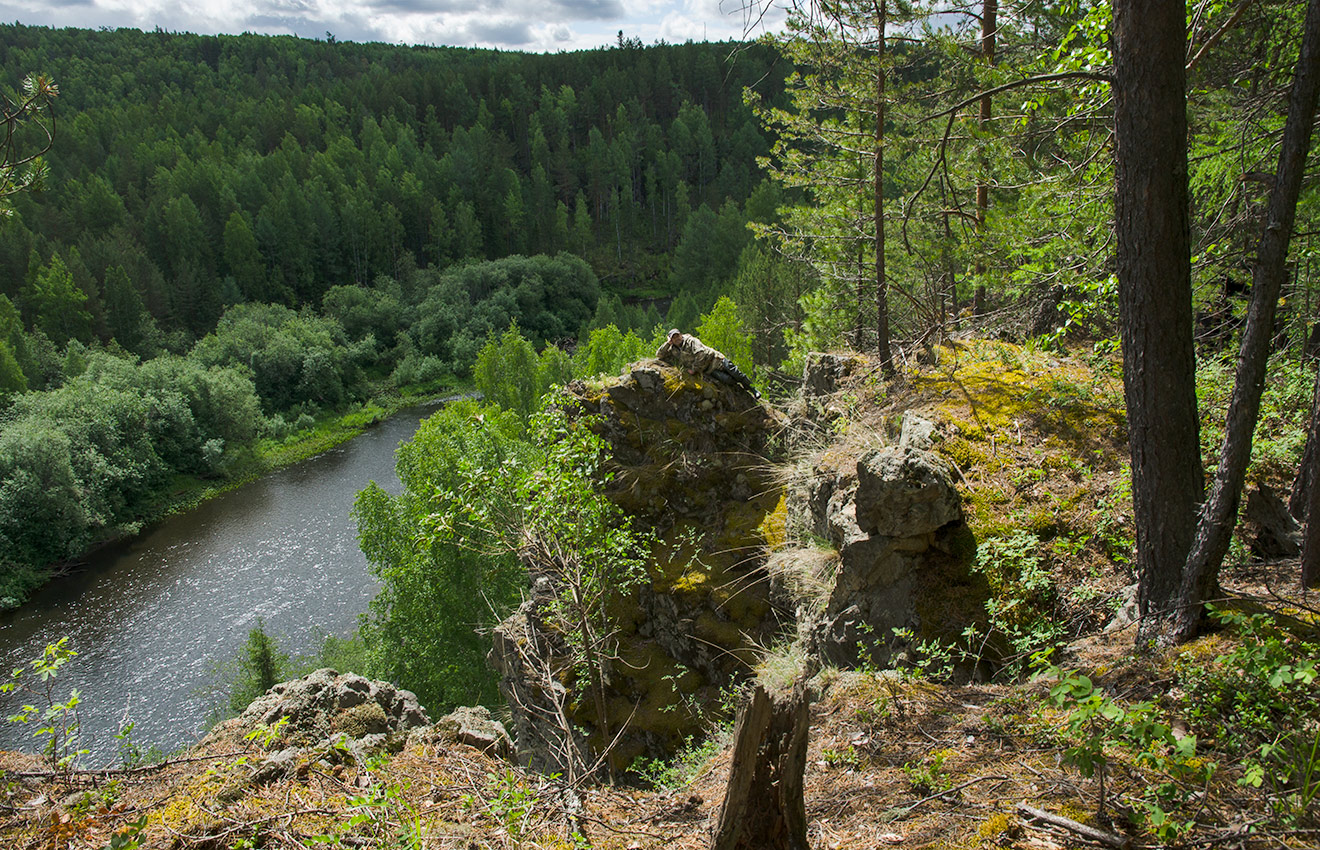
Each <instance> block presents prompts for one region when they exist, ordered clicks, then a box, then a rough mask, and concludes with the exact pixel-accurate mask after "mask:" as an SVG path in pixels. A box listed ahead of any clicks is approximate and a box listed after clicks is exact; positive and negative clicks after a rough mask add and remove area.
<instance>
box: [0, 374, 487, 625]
mask: <svg viewBox="0 0 1320 850" xmlns="http://www.w3.org/2000/svg"><path fill="white" fill-rule="evenodd" d="M473 392H475V390H474V389H473V388H472V386H471V385H470V384H464V383H461V382H459V381H457V380H453V379H450V380H447V381H438V382H431V383H430V384H427V385H423V386H420V387H419V386H412V387H404V388H402V389H396V388H394V387H387V388H383V389H382V391H381V392H380V393H379V394H377V395H373V396H371V397H370V398H368V399H367V400H366V401H363V402H358V403H354V404H351V405H349V406H347V407H346V408H344V409H343V410H340V411H335V412H328V413H326V414H324V415H322V416H320V417H317V421H316V423H315V424H314V425H312V426H310V427H308V428H304V429H302V430H299V431H295V432H293V433H291V434H288V435H286V436H284V437H269V436H266V437H258V438H257V439H256V440H254V441H253V442H252V443H251V444H249V445H247V446H245V447H243V449H241V450H240V451H239V452H237V453H236V456H235V457H234V458H233V459H232V461H231V462H230V463H229V464H228V467H227V468H226V470H225V472H224V473H222V477H220V478H216V477H203V476H201V475H197V474H184V473H181V474H179V475H176V476H175V477H174V479H173V480H172V481H171V483H170V485H169V487H167V488H165V489H164V490H163V491H162V492H161V493H159V494H158V496H157V498H156V499H154V500H153V501H152V502H151V503H150V504H149V505H148V507H147V510H146V511H144V512H143V514H142V516H141V517H140V518H138V519H137V520H135V521H134V522H132V523H126V524H122V525H120V526H118V527H117V528H116V529H115V530H114V533H112V534H109V535H107V536H106V537H105V538H104V539H102V540H98V541H96V542H95V543H94V544H92V545H91V546H90V547H88V548H87V549H86V550H84V551H83V552H82V553H80V554H79V555H78V556H76V557H74V558H70V559H67V560H63V561H56V562H53V563H50V564H47V565H46V566H45V567H44V568H42V569H41V570H40V572H39V574H38V576H37V578H38V581H37V583H36V584H33V585H32V586H30V587H28V588H27V591H26V593H25V594H24V596H23V598H22V599H20V600H18V601H17V604H12V605H3V607H0V613H3V612H5V611H17V610H19V609H21V608H22V607H23V606H24V605H26V604H27V602H28V601H29V600H30V599H31V598H32V595H33V594H34V593H36V592H37V591H38V590H40V589H41V588H43V587H45V586H46V585H48V584H50V583H51V582H52V581H58V580H59V579H60V578H63V577H64V576H67V575H70V574H71V573H75V572H78V571H79V570H81V569H83V568H85V566H86V564H87V561H88V560H89V559H90V558H91V557H92V556H93V555H95V554H96V553H97V552H100V551H102V550H104V549H106V548H107V547H110V546H116V545H119V544H123V543H126V542H128V541H131V540H132V539H134V538H136V537H138V536H139V535H141V534H142V533H144V532H145V531H146V530H148V529H149V528H151V527H152V526H154V525H156V524H158V523H160V522H163V521H165V520H167V519H169V518H170V517H172V516H175V515H177V514H181V513H187V512H188V511H191V510H195V509H196V508H198V507H200V506H201V505H202V504H203V503H205V502H207V501H209V500H211V499H214V498H216V497H217V496H221V495H223V494H225V493H228V492H230V491H232V490H237V489H238V488H240V487H243V486H245V485H247V484H250V483H252V482H253V481H257V480H259V479H261V478H263V477H265V476H267V475H270V474H272V473H275V472H278V471H280V470H281V469H284V468H286V467H289V466H293V465H294V464H297V463H301V462H302V461H305V460H309V459H311V458H313V457H315V456H317V455H319V454H321V453H322V452H325V451H329V450H330V449H333V448H335V447H336V446H340V445H343V444H344V443H347V442H348V441H349V440H352V439H354V438H355V437H359V436H361V435H362V434H363V433H365V432H366V431H367V429H369V428H372V427H374V426H376V425H378V424H379V423H381V422H384V421H385V420H386V419H389V418H390V417H392V416H394V415H396V414H398V413H400V412H401V411H404V410H407V409H408V408H410V407H420V406H424V405H427V404H434V405H436V406H437V408H438V407H439V406H441V405H443V404H444V403H446V402H449V401H453V400H455V399H459V398H465V397H467V396H468V395H470V394H471V393H473ZM11 598H12V597H11Z"/></svg>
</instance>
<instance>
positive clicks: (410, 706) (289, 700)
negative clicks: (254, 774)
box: [237, 668, 430, 741]
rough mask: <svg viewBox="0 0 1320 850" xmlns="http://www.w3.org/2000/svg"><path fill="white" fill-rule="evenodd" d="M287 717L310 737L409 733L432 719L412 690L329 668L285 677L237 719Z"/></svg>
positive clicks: (268, 722)
mask: <svg viewBox="0 0 1320 850" xmlns="http://www.w3.org/2000/svg"><path fill="white" fill-rule="evenodd" d="M282 719H283V720H287V727H286V728H287V729H288V734H289V736H290V737H292V738H294V739H300V740H309V741H310V740H319V739H323V738H328V737H329V736H330V735H332V734H335V733H343V734H345V735H347V736H348V737H349V738H351V739H357V738H363V737H365V736H367V735H377V734H399V733H406V732H407V731H408V730H410V729H414V728H416V727H419V726H425V725H427V724H429V723H430V720H429V719H428V718H427V716H426V712H425V711H424V710H423V709H422V707H421V706H420V705H419V704H418V702H417V697H416V695H414V694H413V693H412V691H405V690H402V689H400V688H396V687H394V686H393V685H391V684H390V683H389V682H380V681H375V680H371V679H367V678H365V677H362V676H359V675H357V674H356V673H339V672H337V671H335V670H331V669H329V668H323V669H321V670H316V671H313V672H311V673H308V674H307V675H306V676H303V677H302V678H301V679H294V680H292V681H289V682H281V683H280V684H278V685H276V686H275V687H273V688H271V689H270V690H269V691H267V692H266V693H265V694H263V695H262V696H259V697H257V698H256V699H255V700H253V701H252V704H251V705H249V706H248V707H247V709H246V710H244V711H243V713H242V714H240V715H239V716H238V719H237V723H238V724H240V725H241V726H243V727H244V728H255V727H256V726H257V725H258V724H263V725H265V726H267V727H269V728H273V727H274V726H275V724H276V723H279V722H280V720H282Z"/></svg>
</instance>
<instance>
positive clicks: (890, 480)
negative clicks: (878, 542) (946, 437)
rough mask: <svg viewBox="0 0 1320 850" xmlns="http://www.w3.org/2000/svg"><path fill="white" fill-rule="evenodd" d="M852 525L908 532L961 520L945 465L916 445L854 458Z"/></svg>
mask: <svg viewBox="0 0 1320 850" xmlns="http://www.w3.org/2000/svg"><path fill="white" fill-rule="evenodd" d="M856 499H857V508H856V515H857V524H858V526H860V527H861V529H862V531H864V532H866V533H868V534H883V535H885V536H888V537H914V536H917V535H921V534H930V533H931V532H933V531H935V530H936V529H938V528H940V527H941V526H944V525H947V524H949V523H951V522H955V521H957V520H960V519H962V500H961V499H960V497H959V496H958V490H957V489H956V488H955V487H954V486H953V477H952V475H951V474H950V472H949V468H948V466H947V465H945V463H944V461H943V460H941V459H940V458H939V457H938V456H937V455H934V454H932V453H931V452H928V451H924V450H922V449H913V448H907V449H904V448H885V449H879V450H876V451H872V452H869V453H867V454H866V456H864V457H863V458H862V459H861V460H859V461H858V462H857V496H856Z"/></svg>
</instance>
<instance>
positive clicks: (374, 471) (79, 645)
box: [0, 405, 436, 766]
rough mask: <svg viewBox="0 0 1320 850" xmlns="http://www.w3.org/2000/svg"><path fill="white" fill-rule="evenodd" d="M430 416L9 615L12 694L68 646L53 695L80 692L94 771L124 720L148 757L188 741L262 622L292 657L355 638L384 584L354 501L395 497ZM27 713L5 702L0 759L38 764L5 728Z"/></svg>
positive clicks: (353, 445) (394, 427) (18, 735)
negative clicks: (366, 553) (37, 664)
mask: <svg viewBox="0 0 1320 850" xmlns="http://www.w3.org/2000/svg"><path fill="white" fill-rule="evenodd" d="M435 408H436V405H429V406H424V407H418V408H412V409H409V410H405V411H402V412H400V413H398V414H396V415H395V416H393V417H391V418H390V419H388V420H386V421H384V422H381V423H379V424H378V425H376V426H375V427H373V428H371V429H370V430H368V431H367V432H365V433H364V434H362V435H361V436H359V437H357V438H355V439H353V440H350V441H349V442H347V443H344V444H343V445H341V446H339V447H337V448H334V449H331V450H330V451H327V452H324V453H323V454H320V455H317V456H316V457H313V458H311V459H309V460H306V461H303V462H301V463H298V464H295V465H294V466H290V467H287V468H285V469H282V470H280V471H278V472H275V473H273V474H271V475H269V476H267V477H265V478H262V479H260V480H258V481H254V482H252V483H250V484H247V485H245V486H243V487H241V488H239V489H237V490H233V491H231V492H229V493H225V494H224V495H222V496H219V497H217V498H215V499H212V500H210V501H208V502H205V503H204V504H202V505H201V506H200V507H198V508H197V509H196V510H193V511H190V512H188V513H186V514H181V515H178V516H174V517H171V518H169V519H167V520H165V521H164V522H162V523H160V524H158V525H156V526H154V527H152V528H150V529H149V530H147V531H146V532H145V533H143V534H142V535H140V536H139V537H137V538H136V539H134V540H132V541H131V542H127V543H124V544H120V545H118V546H115V547H111V548H109V549H106V550H104V551H102V552H99V553H97V554H96V555H95V556H93V557H92V559H91V562H90V566H89V567H88V568H87V569H85V570H82V571H80V572H78V573H76V574H74V575H72V576H70V577H68V578H65V579H61V580H59V581H57V582H55V583H54V584H53V585H52V586H48V587H46V588H44V589H43V590H42V591H40V592H39V593H38V594H37V595H36V596H35V597H34V598H33V599H32V601H31V602H29V603H28V604H27V605H25V606H24V607H22V608H21V609H19V610H18V611H14V612H10V613H7V614H4V615H0V671H3V672H4V673H6V675H5V677H4V678H5V680H8V676H7V672H8V671H9V670H12V669H13V668H14V667H17V666H22V665H24V664H26V662H27V661H29V660H30V659H32V658H33V657H35V656H37V655H39V654H40V653H41V651H42V649H43V648H44V647H45V646H46V645H47V644H48V643H52V642H54V641H56V640H59V638H61V637H64V636H68V638H69V645H71V646H72V647H73V648H74V649H75V650H76V651H77V653H78V656H77V657H76V658H74V659H73V660H72V661H70V662H69V663H68V664H67V665H66V666H65V667H64V668H63V669H62V670H61V671H60V673H59V675H58V677H57V678H56V679H55V696H56V698H57V699H60V700H63V699H64V698H65V697H66V696H67V695H68V693H69V691H70V689H72V688H77V689H78V691H79V695H80V697H81V699H82V704H81V706H80V707H79V708H80V717H81V721H82V729H83V740H82V746H85V747H88V748H90V749H91V753H90V754H89V755H88V756H87V757H85V758H84V763H85V764H86V765H88V766H104V765H106V764H109V763H110V762H112V761H114V757H115V754H116V752H117V742H116V741H115V739H114V734H115V733H116V732H117V731H118V730H119V729H120V726H121V723H122V722H123V721H124V720H125V718H126V719H127V720H129V721H132V722H133V723H134V724H135V725H134V728H133V740H134V741H135V742H136V743H138V744H139V745H140V746H144V747H145V746H148V745H152V744H154V745H157V746H159V747H160V748H162V749H163V750H165V751H166V752H169V751H172V750H174V749H176V748H178V747H181V746H185V745H187V744H190V743H192V742H193V741H195V740H196V739H197V738H198V737H200V736H201V734H203V733H204V731H205V730H204V728H203V724H204V723H205V722H206V720H207V717H208V715H210V714H211V713H212V711H213V708H214V706H215V704H216V702H217V700H218V699H220V697H218V696H217V695H216V694H215V693H208V690H209V691H212V692H214V691H215V686H216V683H217V681H218V679H219V676H218V674H217V672H216V663H217V661H220V660H224V659H230V658H233V657H234V656H235V655H236V654H237V653H238V651H239V650H240V649H241V647H242V646H243V644H244V643H245V642H246V640H247V635H248V632H249V630H251V629H252V628H253V627H254V626H255V625H256V624H257V620H258V619H261V620H263V621H264V623H265V628H266V631H267V632H268V633H270V634H271V635H273V636H274V637H276V638H277V640H278V642H279V645H280V647H281V649H283V650H285V651H286V652H288V653H290V654H292V655H297V654H306V653H311V652H313V651H315V649H316V648H317V647H319V645H320V642H321V641H322V639H323V638H324V636H325V635H327V634H332V635H338V636H344V635H347V634H348V633H349V632H351V631H352V630H353V628H354V627H355V626H356V624H357V621H358V615H359V614H361V613H362V612H364V611H365V610H366V609H367V603H368V602H370V600H371V598H372V597H373V596H375V594H376V590H377V583H376V581H375V579H374V578H373V577H372V576H371V575H370V573H369V572H368V571H367V564H366V559H365V558H364V557H363V556H362V552H361V551H360V550H359V549H358V545H357V530H356V527H355V524H354V523H353V521H352V519H351V518H350V517H349V511H350V509H351V508H352V506H353V499H354V497H355V496H356V494H357V492H358V491H359V490H360V489H362V488H363V487H365V486H366V484H367V482H368V481H375V482H377V483H378V484H380V485H381V486H382V487H384V488H385V489H386V490H389V491H390V492H395V493H397V492H398V490H399V483H398V478H397V477H396V476H395V474H394V453H395V449H396V448H397V447H398V445H399V443H400V442H402V441H405V440H408V439H410V438H411V437H412V435H413V433H414V432H415V431H416V430H417V426H418V424H419V422H420V421H421V419H422V418H423V417H425V416H428V415H430V413H432V412H434V410H435ZM18 704H19V703H18V701H17V700H15V699H13V698H12V696H6V695H0V749H7V750H29V751H33V750H38V749H40V746H41V742H40V741H35V740H34V739H33V737H32V731H33V728H34V727H24V726H21V725H17V724H11V723H6V722H4V718H5V717H7V716H9V715H10V714H11V713H13V711H14V710H15V708H16V706H17V705H18ZM42 740H43V741H44V739H42Z"/></svg>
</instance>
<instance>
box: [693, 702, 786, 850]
mask: <svg viewBox="0 0 1320 850" xmlns="http://www.w3.org/2000/svg"><path fill="white" fill-rule="evenodd" d="M809 707H810V703H809V701H808V699H807V688H806V685H805V683H804V682H801V681H799V682H798V684H797V685H795V686H794V688H793V690H792V692H791V693H790V694H787V695H784V696H771V695H770V693H769V692H767V691H766V689H765V687H764V686H763V685H759V684H758V685H757V686H756V692H755V693H754V694H753V695H752V699H751V702H749V703H748V704H747V706H746V707H745V708H743V710H742V713H741V714H740V715H739V716H738V723H737V725H736V726H735V728H734V744H733V761H732V763H731V764H730V766H729V785H728V787H727V788H726V789H725V792H724V805H723V806H721V808H720V817H719V824H718V826H717V828H716V831H715V838H714V841H713V843H712V844H711V847H712V850H807V810H806V804H805V802H804V801H803V797H802V777H803V772H804V771H805V769H806V766H807V719H808V713H809V712H808V709H809Z"/></svg>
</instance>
